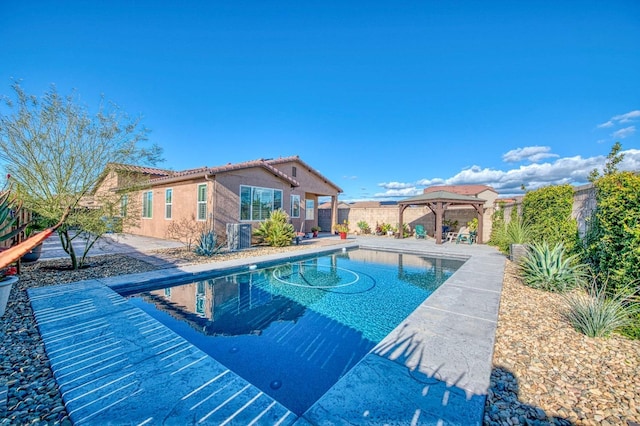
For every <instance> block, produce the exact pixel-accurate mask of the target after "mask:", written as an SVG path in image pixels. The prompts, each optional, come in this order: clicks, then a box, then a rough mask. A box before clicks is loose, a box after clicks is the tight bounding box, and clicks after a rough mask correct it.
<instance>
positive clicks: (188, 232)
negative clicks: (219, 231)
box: [167, 214, 205, 250]
mask: <svg viewBox="0 0 640 426" xmlns="http://www.w3.org/2000/svg"><path fill="white" fill-rule="evenodd" d="M204 227H205V224H204V222H197V221H196V216H195V215H194V214H192V215H191V218H186V217H182V218H180V219H178V220H172V221H171V223H170V224H169V226H168V227H167V238H169V239H172V240H177V241H180V242H181V243H183V244H184V245H185V246H187V250H191V246H193V244H194V243H195V242H196V241H197V240H198V237H199V236H200V235H202V234H204V232H205V230H204Z"/></svg>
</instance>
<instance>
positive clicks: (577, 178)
mask: <svg viewBox="0 0 640 426" xmlns="http://www.w3.org/2000/svg"><path fill="white" fill-rule="evenodd" d="M621 154H623V155H624V156H623V160H622V162H620V164H619V165H618V169H619V170H631V171H640V149H628V150H626V151H621ZM606 161H607V158H606V156H605V155H599V156H595V157H589V158H582V157H581V156H579V155H578V156H575V157H564V158H558V159H556V160H555V161H552V162H545V163H533V164H526V165H522V166H520V167H517V168H513V169H508V170H498V169H493V168H487V167H484V168H483V167H480V166H477V165H474V166H472V167H469V168H467V169H465V170H462V171H460V172H459V173H457V174H456V175H454V176H452V177H450V178H431V179H426V178H425V179H420V180H418V181H416V182H413V183H411V182H388V183H381V184H379V186H381V187H383V188H385V189H386V191H384V192H378V193H375V194H374V195H373V197H372V198H375V199H382V200H398V199H403V198H408V197H412V196H414V195H419V194H422V193H423V189H424V188H425V187H429V186H433V185H474V184H479V185H488V186H491V187H493V188H494V189H495V190H496V191H498V193H499V194H500V195H501V196H509V195H522V193H523V192H522V189H521V187H522V185H524V186H525V187H526V188H527V189H528V190H533V189H538V188H541V187H543V186H549V185H559V184H565V183H568V184H571V185H581V184H585V183H587V182H588V177H589V174H590V173H591V171H592V170H594V169H597V170H599V171H600V172H602V170H603V169H604V165H605V163H606ZM347 198H348V197H347ZM368 199H371V198H368ZM351 201H355V199H354V200H351Z"/></svg>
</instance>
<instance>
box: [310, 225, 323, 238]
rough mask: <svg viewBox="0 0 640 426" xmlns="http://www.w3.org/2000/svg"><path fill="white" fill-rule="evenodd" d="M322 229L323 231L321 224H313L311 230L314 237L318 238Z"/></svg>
mask: <svg viewBox="0 0 640 426" xmlns="http://www.w3.org/2000/svg"><path fill="white" fill-rule="evenodd" d="M320 231H322V229H321V228H320V227H319V226H312V227H311V232H313V238H316V237H317V236H318V232H320Z"/></svg>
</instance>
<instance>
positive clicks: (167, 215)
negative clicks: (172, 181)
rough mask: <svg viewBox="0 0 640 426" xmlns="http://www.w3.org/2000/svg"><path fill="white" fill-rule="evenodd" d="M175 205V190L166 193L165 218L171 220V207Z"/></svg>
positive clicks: (167, 190) (168, 190)
mask: <svg viewBox="0 0 640 426" xmlns="http://www.w3.org/2000/svg"><path fill="white" fill-rule="evenodd" d="M172 204H173V189H166V190H165V191H164V218H165V219H171V205H172Z"/></svg>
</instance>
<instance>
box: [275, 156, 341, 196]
mask: <svg viewBox="0 0 640 426" xmlns="http://www.w3.org/2000/svg"><path fill="white" fill-rule="evenodd" d="M263 161H266V162H267V163H269V164H283V163H290V162H294V161H295V162H298V163H300V164H302V165H303V166H304V167H305V168H306V169H307V170H309V171H310V172H311V173H313V174H315V175H316V176H318V177H319V178H320V179H322V180H323V181H325V182H326V183H328V184H330V185H331V186H333V187H334V188H335V189H337V190H338V193H340V192H344V191H343V190H342V188H340V187H339V186H338V185H336V184H335V183H333V182H331V181H330V180H329V179H328V178H327V177H325V176H324V175H323V174H322V173H320V172H319V171H317V170H316V169H314V168H313V167H311V166H310V165H309V164H307V163H305V162H304V161H302V160H301V159H300V157H299V156H298V155H292V156H289V157H279V158H270V159H267V160H263Z"/></svg>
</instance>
